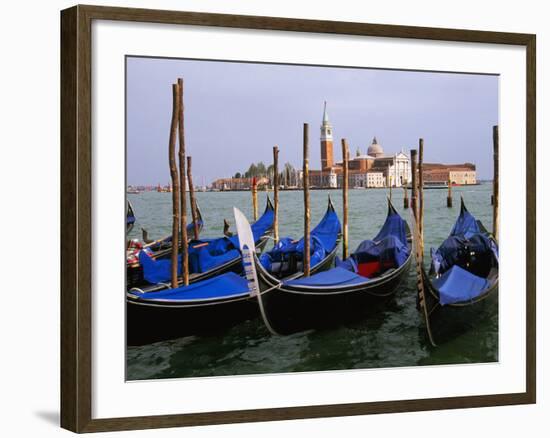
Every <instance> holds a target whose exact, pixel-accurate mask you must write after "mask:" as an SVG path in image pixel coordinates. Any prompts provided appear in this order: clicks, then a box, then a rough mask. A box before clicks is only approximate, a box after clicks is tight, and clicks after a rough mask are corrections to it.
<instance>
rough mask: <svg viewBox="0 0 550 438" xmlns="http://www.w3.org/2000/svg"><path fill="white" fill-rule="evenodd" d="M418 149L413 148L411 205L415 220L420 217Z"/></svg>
mask: <svg viewBox="0 0 550 438" xmlns="http://www.w3.org/2000/svg"><path fill="white" fill-rule="evenodd" d="M416 162H417V150H416V149H411V173H412V182H411V207H412V211H413V215H414V220H417V219H418V209H417V207H418V202H417V199H418V198H417V196H418V183H417V174H416V173H417V169H416V167H417V166H416Z"/></svg>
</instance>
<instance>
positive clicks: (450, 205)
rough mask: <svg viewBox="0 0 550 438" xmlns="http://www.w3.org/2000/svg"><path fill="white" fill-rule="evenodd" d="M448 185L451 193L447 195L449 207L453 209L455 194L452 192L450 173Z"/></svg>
mask: <svg viewBox="0 0 550 438" xmlns="http://www.w3.org/2000/svg"><path fill="white" fill-rule="evenodd" d="M448 185H449V192H448V193H447V207H448V208H452V207H453V192H452V187H453V183H452V181H451V174H450V173H449V182H448Z"/></svg>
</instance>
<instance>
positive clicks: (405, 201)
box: [403, 182, 409, 209]
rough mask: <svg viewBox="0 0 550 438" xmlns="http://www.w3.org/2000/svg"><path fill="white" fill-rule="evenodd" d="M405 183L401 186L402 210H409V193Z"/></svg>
mask: <svg viewBox="0 0 550 438" xmlns="http://www.w3.org/2000/svg"><path fill="white" fill-rule="evenodd" d="M407 184H408V183H407V182H405V183H404V184H403V192H404V195H403V208H405V209H407V208H409V191H408V190H407Z"/></svg>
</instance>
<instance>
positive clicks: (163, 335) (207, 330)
mask: <svg viewBox="0 0 550 438" xmlns="http://www.w3.org/2000/svg"><path fill="white" fill-rule="evenodd" d="M257 315H258V305H257V303H256V300H255V299H251V298H250V297H249V296H244V297H240V298H237V299H233V300H219V301H210V302H202V303H188V304H186V305H185V304H181V303H180V304H178V305H158V304H154V305H152V304H147V303H144V302H140V301H139V300H136V299H131V298H128V299H127V300H126V323H127V325H126V327H127V332H126V341H127V345H129V346H135V345H144V344H151V343H154V342H159V341H165V340H170V339H177V338H181V337H184V336H190V335H212V334H216V333H219V332H220V331H222V330H225V329H227V328H230V327H232V326H234V325H237V324H239V323H242V322H244V321H246V320H249V319H252V318H255V317H257Z"/></svg>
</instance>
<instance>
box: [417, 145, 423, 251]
mask: <svg viewBox="0 0 550 438" xmlns="http://www.w3.org/2000/svg"><path fill="white" fill-rule="evenodd" d="M423 167H424V139H423V138H421V139H419V140H418V223H419V225H420V243H421V245H422V254H421V255H422V260H424V171H423Z"/></svg>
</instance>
